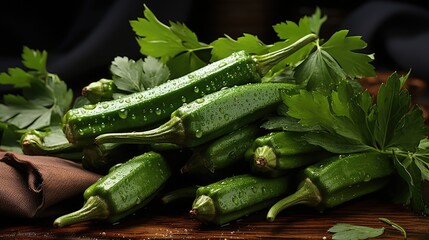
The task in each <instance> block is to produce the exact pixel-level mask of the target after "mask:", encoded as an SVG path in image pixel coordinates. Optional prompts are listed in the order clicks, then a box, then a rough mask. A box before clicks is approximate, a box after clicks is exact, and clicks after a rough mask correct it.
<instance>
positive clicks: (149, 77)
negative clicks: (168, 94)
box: [110, 56, 170, 93]
mask: <svg viewBox="0 0 429 240" xmlns="http://www.w3.org/2000/svg"><path fill="white" fill-rule="evenodd" d="M110 71H111V73H112V79H113V82H114V84H115V85H116V87H117V88H118V89H120V90H123V91H125V92H129V93H133V92H141V91H144V90H146V89H148V88H153V87H155V86H157V85H159V84H161V83H164V82H166V81H167V80H168V79H169V77H170V71H169V69H168V67H167V66H166V65H165V64H163V63H162V62H160V61H159V60H158V59H156V58H154V57H152V56H148V57H146V58H145V60H144V61H143V60H142V59H139V60H137V61H134V60H132V59H128V58H127V57H116V58H115V59H114V60H113V61H112V64H111V66H110Z"/></svg>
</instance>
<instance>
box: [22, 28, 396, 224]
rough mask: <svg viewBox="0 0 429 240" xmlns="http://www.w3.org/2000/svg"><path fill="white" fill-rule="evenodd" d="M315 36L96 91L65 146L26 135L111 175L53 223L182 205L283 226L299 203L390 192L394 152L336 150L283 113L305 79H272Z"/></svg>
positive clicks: (74, 111) (206, 214)
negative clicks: (140, 86)
mask: <svg viewBox="0 0 429 240" xmlns="http://www.w3.org/2000/svg"><path fill="white" fill-rule="evenodd" d="M318 41H319V38H318V36H317V35H316V34H308V35H305V36H303V37H302V38H300V39H298V40H296V41H294V42H293V43H292V44H289V45H287V46H286V47H284V48H280V49H278V50H276V51H273V52H269V53H266V54H263V55H255V54H249V53H247V52H246V51H244V50H242V51H236V52H233V53H232V54H231V55H229V56H227V57H225V58H223V59H220V60H217V61H214V62H211V63H209V64H208V65H206V66H204V67H202V68H199V69H197V70H195V71H192V72H190V73H188V74H186V75H184V76H181V77H178V78H175V79H170V80H168V81H166V82H164V83H161V84H159V85H157V86H154V87H151V88H149V89H146V90H144V91H141V92H134V93H129V94H123V92H121V89H120V88H119V87H118V86H117V85H115V82H114V81H113V80H110V79H100V80H98V81H94V82H92V83H91V84H89V85H87V86H86V87H85V88H84V89H83V90H82V95H83V96H84V97H86V98H87V100H88V101H89V102H90V103H89V104H86V105H83V106H80V107H75V108H71V109H69V110H68V111H67V112H66V113H65V114H64V116H63V118H62V129H61V130H62V132H61V133H62V134H64V137H65V138H66V139H67V142H66V143H61V144H58V145H49V146H46V145H44V138H45V137H47V135H46V133H42V132H39V131H29V132H27V133H25V134H24V136H23V137H22V139H21V145H22V150H23V152H24V153H25V154H29V155H52V156H59V157H63V158H65V159H70V160H74V161H79V162H80V163H81V164H82V167H83V168H84V169H86V170H88V171H93V172H96V173H98V174H100V175H101V176H102V177H101V179H100V180H99V181H97V182H95V183H93V184H92V185H91V186H89V187H88V188H87V189H86V190H85V191H84V192H83V198H84V200H85V201H84V204H83V206H82V208H81V209H79V210H77V211H74V212H70V213H68V214H65V215H62V216H58V218H56V219H55V221H54V222H53V224H54V225H55V226H57V227H64V226H67V225H71V224H74V223H78V222H84V221H106V222H110V223H114V222H117V221H119V220H121V219H122V218H126V217H127V216H129V215H131V214H133V213H135V212H136V211H142V212H143V211H144V208H143V207H145V206H151V204H153V202H155V201H156V202H158V203H159V202H160V203H161V204H170V203H172V202H174V201H178V200H185V201H188V203H189V209H188V212H189V214H190V215H191V216H193V217H195V219H198V220H200V221H201V222H202V223H203V224H208V225H217V226H221V225H224V224H228V223H230V222H231V221H235V220H238V219H240V218H245V217H246V216H248V215H251V214H254V213H256V212H261V211H266V220H267V221H274V220H275V218H276V217H277V215H279V214H280V213H281V212H282V211H283V210H284V209H286V208H288V207H291V206H293V205H297V204H305V205H307V206H309V207H312V208H314V209H317V210H319V211H320V210H325V209H329V208H332V207H335V206H338V205H340V204H343V203H345V202H347V201H350V200H353V199H356V198H359V197H361V196H364V195H367V194H369V193H374V192H376V191H380V190H382V189H383V188H385V187H386V186H387V184H388V183H389V182H390V181H391V180H392V176H393V175H394V174H396V169H395V166H394V161H392V155H391V154H390V155H389V154H382V153H380V152H377V151H365V149H364V150H363V151H352V152H351V153H347V154H338V153H333V152H332V151H329V149H326V148H323V147H321V146H320V145H317V144H315V143H314V142H311V141H308V137H305V134H306V132H305V131H294V130H293V124H297V122H294V121H289V120H290V119H289V120H288V121H285V119H288V118H287V116H286V118H285V116H284V115H282V114H280V113H284V112H286V111H287V109H286V110H285V108H287V106H286V105H285V104H284V100H285V98H287V96H292V95H295V94H298V93H299V92H300V91H301V90H303V89H305V88H306V86H305V83H296V82H293V81H265V79H264V76H266V75H267V74H269V73H271V74H272V72H271V71H272V69H274V68H276V67H277V68H276V70H277V71H278V67H279V65H280V64H283V65H282V66H283V67H284V70H285V72H286V71H287V70H288V69H290V68H289V67H292V66H284V61H283V60H284V59H286V58H288V57H289V56H291V55H292V54H294V53H296V52H298V51H299V50H301V49H303V48H304V47H306V49H310V50H311V49H315V48H317V46H318V45H317V44H315V43H317V42H318ZM309 46H311V47H310V48H309ZM309 52H311V51H309ZM328 65H329V64H327V66H328ZM357 67H359V66H357ZM326 71H328V72H329V70H326ZM315 74H317V73H315ZM118 93H121V95H120V97H115V96H118V95H115V94H118ZM338 97H341V96H338ZM280 115H281V116H280ZM322 117H323V116H322ZM268 121H269V123H270V124H271V125H267V124H266V123H267V122H268ZM283 121H285V122H283ZM282 124H283V125H282ZM288 124H292V125H290V127H289V125H288ZM273 125H275V126H277V127H273ZM279 126H280V127H279ZM48 134H49V133H48ZM142 214H144V213H142Z"/></svg>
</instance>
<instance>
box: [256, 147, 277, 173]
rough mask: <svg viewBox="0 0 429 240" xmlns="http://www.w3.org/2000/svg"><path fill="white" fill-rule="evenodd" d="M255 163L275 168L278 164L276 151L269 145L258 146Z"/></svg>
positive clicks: (263, 166)
mask: <svg viewBox="0 0 429 240" xmlns="http://www.w3.org/2000/svg"><path fill="white" fill-rule="evenodd" d="M255 164H256V166H258V167H260V168H268V169H269V168H275V167H276V165H277V156H276V153H275V152H274V151H273V149H272V148H271V147H269V146H262V147H258V148H256V150H255Z"/></svg>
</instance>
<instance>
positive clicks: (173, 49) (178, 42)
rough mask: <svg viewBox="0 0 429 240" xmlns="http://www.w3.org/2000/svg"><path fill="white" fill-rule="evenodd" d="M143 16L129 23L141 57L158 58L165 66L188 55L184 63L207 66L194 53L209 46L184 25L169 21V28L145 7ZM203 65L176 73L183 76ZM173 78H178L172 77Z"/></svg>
mask: <svg viewBox="0 0 429 240" xmlns="http://www.w3.org/2000/svg"><path fill="white" fill-rule="evenodd" d="M144 16H145V18H137V20H132V21H130V25H131V27H132V29H133V31H134V32H135V33H136V35H137V43H138V44H139V46H140V52H141V53H142V54H143V55H146V56H152V57H156V58H160V59H161V61H162V62H163V63H166V64H167V63H168V62H169V61H171V60H172V59H174V58H175V57H177V56H178V55H180V54H182V53H189V54H187V55H185V56H187V58H188V59H186V61H185V62H194V63H195V62H200V63H201V62H204V65H206V64H207V63H206V61H204V60H203V59H200V57H199V56H198V55H197V54H196V53H195V52H196V51H202V50H208V49H211V46H209V45H207V44H204V43H201V42H199V41H198V38H197V36H196V34H195V33H193V32H192V31H191V30H190V29H189V28H188V27H187V26H186V25H185V24H181V23H174V22H172V21H170V22H169V23H170V26H167V25H165V24H164V23H162V22H160V21H159V20H158V19H157V18H156V16H155V15H154V14H153V12H152V11H151V10H150V9H149V8H148V7H147V6H146V5H145V9H144ZM197 59H199V61H198V60H197ZM204 65H198V66H197V67H195V66H193V65H186V66H184V65H182V66H181V67H182V68H183V69H181V71H177V72H179V73H180V74H182V75H183V74H184V73H188V72H191V71H193V70H196V69H198V68H200V67H202V66H204ZM185 67H186V68H185ZM173 77H178V76H176V75H173Z"/></svg>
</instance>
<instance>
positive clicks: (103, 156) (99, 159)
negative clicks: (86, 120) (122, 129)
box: [82, 143, 143, 175]
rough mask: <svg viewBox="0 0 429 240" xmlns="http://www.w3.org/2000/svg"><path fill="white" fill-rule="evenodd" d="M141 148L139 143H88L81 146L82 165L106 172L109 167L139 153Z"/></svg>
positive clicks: (141, 150) (88, 168)
mask: <svg viewBox="0 0 429 240" xmlns="http://www.w3.org/2000/svg"><path fill="white" fill-rule="evenodd" d="M142 153H143V149H142V147H141V146H139V145H132V144H121V143H106V144H101V145H97V144H89V145H87V146H85V147H84V148H83V157H82V167H83V168H84V169H86V170H89V171H92V172H96V173H99V174H102V175H104V174H106V173H107V172H108V171H109V169H110V168H111V167H113V166H114V165H116V164H118V163H123V162H125V161H127V160H128V159H130V158H132V157H134V156H136V155H140V154H142Z"/></svg>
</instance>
